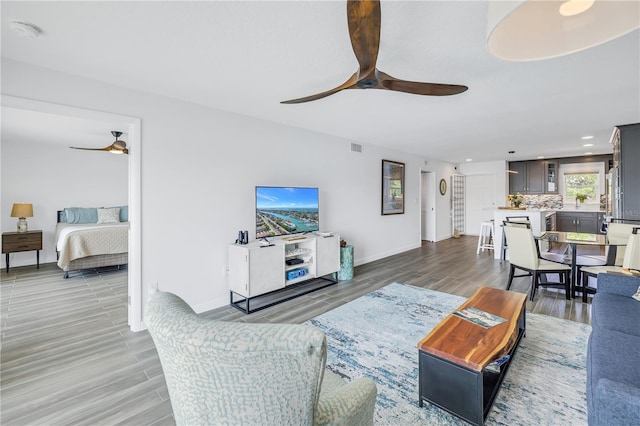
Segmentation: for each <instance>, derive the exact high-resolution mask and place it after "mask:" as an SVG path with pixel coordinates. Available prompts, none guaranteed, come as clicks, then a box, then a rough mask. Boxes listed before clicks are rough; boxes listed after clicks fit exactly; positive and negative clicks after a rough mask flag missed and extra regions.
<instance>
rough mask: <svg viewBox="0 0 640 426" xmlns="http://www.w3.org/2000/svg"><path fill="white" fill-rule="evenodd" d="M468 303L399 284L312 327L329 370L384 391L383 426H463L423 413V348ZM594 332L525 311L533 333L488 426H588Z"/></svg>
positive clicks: (433, 410) (437, 412) (430, 410)
mask: <svg viewBox="0 0 640 426" xmlns="http://www.w3.org/2000/svg"><path fill="white" fill-rule="evenodd" d="M464 301H465V298H463V297H459V296H454V295H450V294H446V293H441V292H438V291H433V290H426V289H423V288H418V287H414V286H410V285H404V284H398V283H393V284H390V285H388V286H386V287H383V288H382V289H380V290H378V291H374V292H372V293H369V294H367V295H365V296H362V297H360V298H358V299H356V300H354V301H352V302H350V303H347V304H345V305H343V306H341V307H339V308H336V309H334V310H332V311H329V312H327V313H325V314H323V315H320V316H318V317H316V318H314V319H312V320H310V321H308V322H307V324H311V325H313V326H315V327H317V328H319V329H320V330H322V331H323V332H324V333H325V334H326V336H327V342H328V360H327V366H328V368H329V369H331V370H332V371H334V372H336V373H338V374H340V375H342V376H343V377H345V378H347V379H348V380H349V379H351V378H357V377H362V376H366V377H370V378H371V379H373V380H374V381H375V382H376V383H377V385H378V399H377V402H376V412H375V421H376V424H379V425H412V424H415V425H417V424H428V425H464V424H466V423H465V422H463V421H462V420H459V419H458V418H456V417H455V416H452V415H450V414H449V413H447V412H445V411H444V410H441V409H439V408H437V407H436V406H434V405H431V404H429V403H427V402H425V404H424V407H423V408H420V407H418V349H417V344H418V342H419V341H420V340H421V339H422V338H423V337H424V336H426V335H427V334H428V333H429V332H430V331H431V330H432V329H433V328H434V327H435V326H436V324H437V323H438V322H440V321H441V320H442V319H444V317H446V316H447V315H448V314H449V313H451V312H452V311H454V310H455V309H456V308H457V307H458V306H460V305H461V304H462V303H463V302H464ZM590 332H591V327H590V326H588V325H584V324H578V323H575V322H573V321H567V320H561V319H557V318H552V317H549V316H546V315H540V314H530V313H528V312H527V332H526V337H524V338H523V339H522V342H521V343H520V347H519V348H518V351H517V352H516V354H515V356H514V359H513V361H512V365H511V367H510V368H509V371H508V372H507V375H506V377H505V379H504V382H503V383H502V388H501V389H500V392H499V393H498V397H497V398H496V401H495V403H494V405H493V408H492V409H491V411H490V412H489V415H488V417H487V420H486V422H485V424H487V425H558V424H562V425H586V424H587V412H586V395H585V388H586V370H585V365H586V353H587V339H588V337H589V333H590Z"/></svg>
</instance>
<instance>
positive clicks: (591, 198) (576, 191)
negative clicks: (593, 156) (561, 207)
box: [564, 172, 600, 203]
mask: <svg viewBox="0 0 640 426" xmlns="http://www.w3.org/2000/svg"><path fill="white" fill-rule="evenodd" d="M564 188H565V191H564V192H565V196H566V201H570V200H575V199H578V198H582V197H584V201H585V202H590V203H596V202H597V203H599V202H600V174H599V173H598V172H583V173H565V174H564Z"/></svg>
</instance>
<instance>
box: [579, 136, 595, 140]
mask: <svg viewBox="0 0 640 426" xmlns="http://www.w3.org/2000/svg"><path fill="white" fill-rule="evenodd" d="M580 139H582V140H587V139H593V136H591V135H589V136H583V137H581V138H580Z"/></svg>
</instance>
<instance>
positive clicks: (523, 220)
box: [500, 216, 531, 263]
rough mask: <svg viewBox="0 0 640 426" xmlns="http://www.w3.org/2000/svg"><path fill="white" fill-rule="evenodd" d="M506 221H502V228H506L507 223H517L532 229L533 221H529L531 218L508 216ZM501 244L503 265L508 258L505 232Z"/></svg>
mask: <svg viewBox="0 0 640 426" xmlns="http://www.w3.org/2000/svg"><path fill="white" fill-rule="evenodd" d="M504 219H505V220H504V221H502V223H503V225H502V226H504V224H505V223H515V224H520V225H527V226H529V227H531V220H530V219H529V216H506V217H505V218H504ZM501 244H502V246H501V248H500V263H502V261H503V260H506V258H507V237H506V236H505V234H504V231H503V232H502V242H501Z"/></svg>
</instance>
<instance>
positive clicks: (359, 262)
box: [353, 241, 422, 266]
mask: <svg viewBox="0 0 640 426" xmlns="http://www.w3.org/2000/svg"><path fill="white" fill-rule="evenodd" d="M421 245H422V241H420V242H419V243H418V244H412V245H410V246H405V247H401V248H399V249H396V250H393V251H389V252H385V253H381V254H379V255H375V256H370V257H364V258H361V259H354V262H353V264H354V266H360V265H365V264H367V263H369V262H375V261H376V260H380V259H384V258H386V257H389V256H393V255H396V254H400V253H404V252H405V251H409V250H413V249H417V248H419V247H420V246H421Z"/></svg>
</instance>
